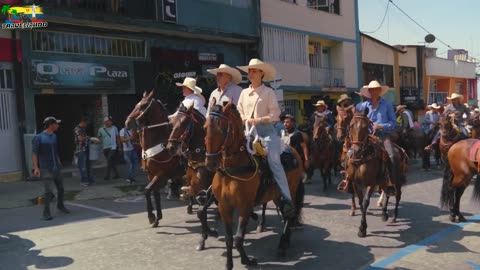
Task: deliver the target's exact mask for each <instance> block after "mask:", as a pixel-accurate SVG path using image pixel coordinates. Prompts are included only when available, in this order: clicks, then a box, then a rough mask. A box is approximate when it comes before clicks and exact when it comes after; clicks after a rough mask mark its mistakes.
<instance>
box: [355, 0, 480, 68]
mask: <svg viewBox="0 0 480 270" xmlns="http://www.w3.org/2000/svg"><path fill="white" fill-rule="evenodd" d="M358 2H359V16H360V31H374V30H376V29H377V28H378V26H379V25H380V23H381V21H382V18H383V16H384V14H385V9H386V7H387V3H388V0H358ZM393 2H394V3H395V4H396V5H397V6H399V7H400V8H401V9H403V10H404V11H405V12H406V13H407V14H408V15H410V16H411V17H412V18H413V19H415V20H416V21H417V22H418V23H420V24H421V25H422V26H423V27H425V28H426V29H427V30H429V31H430V32H431V33H432V34H434V35H435V36H436V37H438V38H440V39H441V40H442V41H444V42H445V43H447V44H448V45H450V46H452V47H453V48H456V49H466V50H468V52H469V55H470V56H472V57H475V58H477V59H480V30H479V28H480V13H479V11H480V1H479V0H453V1H452V0H393ZM426 34H427V33H426V32H425V31H424V30H422V29H421V28H420V27H418V26H417V25H415V24H414V23H413V22H412V21H411V20H410V19H408V18H407V17H406V16H405V15H404V14H402V13H401V12H400V11H399V10H398V9H397V8H396V7H395V6H393V5H392V4H390V6H389V8H388V13H387V17H386V18H385V21H384V23H383V25H382V27H381V28H380V30H378V31H377V32H375V33H372V34H369V35H371V36H373V37H375V38H377V39H380V40H382V41H384V42H386V43H388V44H391V45H397V44H404V45H422V43H420V42H423V41H424V37H425V35H426ZM430 46H431V47H436V48H438V50H437V53H439V54H441V55H440V56H441V57H447V50H448V48H447V47H446V46H445V45H443V44H442V43H440V42H438V41H435V42H434V43H432V44H431V45H430Z"/></svg>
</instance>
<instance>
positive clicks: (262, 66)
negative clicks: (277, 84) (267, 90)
mask: <svg viewBox="0 0 480 270" xmlns="http://www.w3.org/2000/svg"><path fill="white" fill-rule="evenodd" d="M237 68H238V69H240V70H242V71H245V72H246V73H248V70H249V69H252V68H255V69H259V70H261V71H263V73H264V76H263V81H264V82H271V81H273V80H275V75H277V70H276V69H275V67H274V66H273V65H271V64H268V63H265V62H263V61H262V60H260V59H257V58H253V59H252V60H250V62H248V66H237Z"/></svg>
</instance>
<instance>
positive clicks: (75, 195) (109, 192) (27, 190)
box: [0, 165, 146, 209]
mask: <svg viewBox="0 0 480 270" xmlns="http://www.w3.org/2000/svg"><path fill="white" fill-rule="evenodd" d="M117 168H118V169H119V172H120V178H119V179H116V180H113V179H112V180H109V181H105V180H103V177H104V174H105V167H103V166H101V165H100V167H98V166H97V167H94V168H92V170H93V174H94V176H95V182H96V184H95V185H93V186H88V187H84V186H81V185H80V177H79V176H78V169H77V168H74V167H67V168H65V170H64V172H63V183H64V188H65V200H92V199H103V198H119V197H123V196H132V195H140V194H143V187H144V186H145V184H146V176H145V174H144V173H143V172H142V171H141V170H140V169H139V168H138V165H137V168H136V171H137V173H138V176H137V177H136V180H137V182H136V183H135V184H130V183H128V182H126V181H125V180H126V177H125V176H126V175H127V169H126V166H125V165H118V166H117ZM43 193H44V188H43V182H42V181H17V182H9V183H8V182H7V183H0V209H2V208H15V207H25V206H31V205H34V204H35V203H36V198H38V197H39V196H43Z"/></svg>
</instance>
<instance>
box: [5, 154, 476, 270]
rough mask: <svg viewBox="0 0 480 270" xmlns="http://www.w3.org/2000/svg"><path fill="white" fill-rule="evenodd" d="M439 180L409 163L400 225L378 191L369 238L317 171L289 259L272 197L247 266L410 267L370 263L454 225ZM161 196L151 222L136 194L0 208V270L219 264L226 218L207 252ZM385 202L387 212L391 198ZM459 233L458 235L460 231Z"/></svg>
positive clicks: (191, 225)
mask: <svg viewBox="0 0 480 270" xmlns="http://www.w3.org/2000/svg"><path fill="white" fill-rule="evenodd" d="M417 162H419V161H417ZM441 177H442V171H440V170H432V171H429V172H425V171H421V170H420V169H418V164H414V165H413V166H412V168H411V172H410V173H409V175H408V185H407V186H405V187H404V190H403V198H402V202H401V204H400V213H399V220H398V222H397V223H395V224H392V223H391V222H390V220H389V221H387V222H382V220H381V218H380V213H381V211H380V208H379V207H377V206H376V201H377V198H378V196H377V195H374V199H373V200H372V202H371V204H370V209H369V215H368V216H367V221H368V229H367V234H368V235H367V237H366V238H358V237H357V231H358V226H359V225H360V211H359V210H357V215H356V216H354V217H351V216H350V215H349V213H350V197H349V195H348V194H341V193H339V192H338V191H336V184H334V185H333V186H330V189H329V191H328V192H326V193H324V192H322V191H321V185H320V183H321V182H320V179H319V176H318V174H316V177H315V178H314V181H313V183H312V184H311V185H307V186H306V191H307V195H306V198H305V208H304V213H303V221H304V223H305V225H304V226H303V228H299V229H296V230H295V231H294V233H293V235H292V243H291V244H292V245H291V247H290V249H289V250H288V255H287V257H286V258H278V257H277V253H276V247H277V245H278V241H279V234H278V233H279V231H280V230H281V225H282V223H281V221H280V218H279V217H278V216H277V214H276V211H275V210H274V209H273V204H270V205H269V210H268V213H267V214H268V216H267V226H268V231H267V232H264V233H259V234H257V233H255V228H256V224H255V223H254V222H253V221H251V222H250V224H249V234H248V235H247V236H246V244H245V246H246V251H247V253H248V254H249V255H250V256H254V257H255V258H257V259H258V262H259V265H258V266H257V267H254V268H253V269H367V268H368V269H416V268H415V267H411V268H409V267H405V266H402V267H395V268H390V267H389V266H388V265H385V263H384V264H378V265H382V267H375V264H374V263H378V262H381V261H382V260H383V259H385V258H393V257H392V256H394V255H395V254H398V253H399V252H403V251H404V250H405V248H407V247H410V246H411V245H414V244H416V243H419V242H421V241H423V240H424V239H427V238H429V237H431V236H432V235H435V234H438V233H441V232H444V231H445V230H449V228H452V226H455V225H453V224H452V223H451V222H450V221H449V219H448V214H447V212H445V211H441V210H440V209H439V208H438V205H439V197H440V188H441V184H442V179H441ZM339 180H340V179H339V178H335V179H334V182H335V183H338V182H339ZM471 193H472V187H469V188H468V189H467V190H466V192H465V195H464V198H463V200H462V204H461V210H462V211H463V212H464V213H465V217H466V218H467V219H469V218H472V216H474V215H476V214H478V213H479V212H480V210H479V209H480V208H478V206H477V205H475V204H474V203H473V202H472V201H471V199H470V198H471ZM164 198H165V196H164V195H163V194H162V206H163V207H164V212H163V217H164V218H163V220H162V221H161V223H160V226H159V227H158V228H155V229H152V228H150V227H149V225H148V220H147V215H146V213H145V200H144V198H143V197H141V196H140V197H125V198H120V199H115V200H113V199H110V200H90V201H81V202H77V201H74V202H69V203H68V204H67V207H69V208H70V209H71V210H72V213H71V214H69V215H64V214H60V213H57V212H55V211H54V213H53V215H54V220H52V221H42V220H40V219H39V218H40V216H41V211H42V209H41V206H32V207H24V208H14V209H5V210H0V269H1V270H3V269H5V270H23V269H82V270H83V269H112V270H118V269H224V268H225V262H226V259H225V256H224V254H225V243H224V241H223V238H222V236H223V235H224V233H223V225H222V224H221V222H220V221H216V220H215V215H214V211H213V210H212V211H210V212H209V223H210V224H211V226H212V227H214V228H218V230H219V234H220V237H219V238H209V239H208V240H207V249H206V250H204V251H201V252H197V251H195V246H196V244H197V241H198V240H199V239H200V234H199V233H200V224H199V222H198V221H197V218H196V215H188V214H187V212H186V205H185V203H183V202H181V201H178V200H177V201H166V200H165V199H164ZM393 201H394V200H393ZM389 209H390V212H389V213H390V216H392V213H393V202H392V200H391V201H390V205H389ZM470 231H471V232H467V231H465V232H466V233H467V234H468V236H472V234H474V233H475V232H476V231H477V230H474V229H471V230H470ZM477 232H478V231H477ZM455 237H457V238H458V239H462V238H463V237H464V235H462V232H461V231H460V232H456V234H455ZM438 243H441V241H440V242H432V243H428V245H429V247H428V249H427V250H424V252H426V253H427V254H428V253H429V250H430V248H432V247H433V251H432V252H435V253H439V252H438V251H439V250H440V251H441V250H442V249H441V247H440V246H435V245H437V244H438ZM458 245H461V244H458ZM462 247H463V246H462ZM462 247H459V248H460V251H462V252H465V253H469V254H476V252H480V250H477V251H473V250H471V249H467V248H464V249H462ZM234 257H235V259H234V264H235V269H245V268H244V266H242V265H241V264H240V259H239V257H238V253H237V252H236V251H234ZM425 258H426V259H425V260H427V256H426V255H425ZM428 258H429V257H428ZM393 261H394V260H393ZM475 263H477V264H478V263H480V261H476V262H475V261H469V263H468V264H467V263H465V264H463V261H462V262H459V266H458V268H456V269H478V268H474V264H475ZM370 265H373V266H370ZM391 265H393V264H391ZM427 265H428V264H427ZM423 269H429V268H428V267H427V268H423ZM431 269H437V268H433V266H432V268H431ZM438 269H440V268H438Z"/></svg>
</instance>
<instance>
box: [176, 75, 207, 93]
mask: <svg viewBox="0 0 480 270" xmlns="http://www.w3.org/2000/svg"><path fill="white" fill-rule="evenodd" d="M175 84H176V85H177V86H179V87H183V86H185V87H187V88H188V89H190V90H192V91H193V93H194V94H195V95H200V94H201V93H202V88H200V87H198V86H197V80H195V79H194V78H190V77H185V80H183V83H175Z"/></svg>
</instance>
